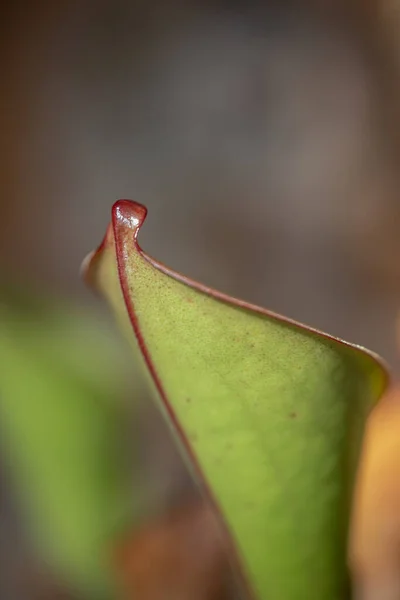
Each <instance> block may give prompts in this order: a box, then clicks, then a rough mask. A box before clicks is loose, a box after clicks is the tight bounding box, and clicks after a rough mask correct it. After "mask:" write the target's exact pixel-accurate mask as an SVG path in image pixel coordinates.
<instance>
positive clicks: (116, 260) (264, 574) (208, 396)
mask: <svg viewBox="0 0 400 600" xmlns="http://www.w3.org/2000/svg"><path fill="white" fill-rule="evenodd" d="M145 216H146V209H145V208H144V207H143V206H141V205H139V204H137V203H132V202H129V201H119V202H117V203H116V204H115V205H114V208H113V212H112V224H111V225H110V227H109V228H108V230H107V234H106V237H105V239H104V242H103V243H102V245H101V246H100V248H99V249H98V251H97V252H96V253H94V254H93V255H91V256H90V257H88V259H87V261H86V263H85V272H86V275H87V278H88V280H89V281H90V282H91V283H92V284H93V285H95V286H96V287H97V288H98V289H100V290H102V291H103V292H104V294H105V295H106V297H107V298H108V300H109V302H110V303H111V305H112V306H113V308H114V309H115V311H116V313H117V315H118V317H119V319H120V321H121V324H122V326H123V327H124V328H125V329H126V330H127V331H128V332H134V334H135V343H134V346H135V347H138V348H140V350H141V354H142V356H143V358H144V362H145V365H146V367H147V370H148V373H149V374H150V375H151V380H152V382H153V384H154V390H155V391H156V393H157V395H158V397H159V399H161V403H160V406H161V407H162V409H163V411H164V412H165V414H166V415H167V416H168V419H169V420H170V422H171V424H172V425H173V427H174V430H175V431H176V433H177V437H178V440H179V441H180V443H181V446H182V449H183V450H184V452H185V455H186V456H187V457H189V458H190V464H192V466H193V472H194V474H195V475H196V476H197V478H198V480H199V481H200V482H203V483H204V484H205V486H206V489H207V491H208V493H209V494H210V497H211V498H212V500H213V501H214V502H215V504H216V506H217V508H218V509H219V510H220V514H221V515H222V517H223V521H224V523H225V525H226V527H227V529H228V531H229V532H230V535H231V539H232V542H233V549H234V550H235V551H234V552H233V553H232V555H233V556H236V559H238V562H236V564H238V565H240V566H241V569H242V571H243V575H244V578H245V579H246V580H247V582H248V583H249V584H250V586H251V588H252V589H253V591H254V592H255V594H256V596H257V597H258V598H260V599H263V600H304V598H307V599H309V600H312V599H318V600H321V599H322V598H323V599H324V600H339V599H340V600H343V598H345V597H346V594H347V591H348V578H347V572H346V564H345V562H346V559H345V556H346V538H347V533H348V518H349V506H350V497H351V493H352V489H353V480H354V473H355V469H356V465H357V461H358V456H359V448H360V442H361V437H362V432H363V427H364V424H365V420H366V417H367V414H368V412H369V410H370V408H371V406H372V405H373V404H374V403H375V402H376V401H377V399H378V397H379V396H380V395H381V394H382V392H383V390H384V388H385V385H386V378H387V377H386V373H385V370H384V368H383V367H382V365H381V364H380V362H379V361H378V360H377V359H376V357H375V356H373V355H372V354H370V353H368V352H366V351H364V350H362V349H360V348H358V347H355V346H351V345H349V344H347V343H345V342H342V341H339V340H337V339H334V338H332V337H330V336H328V335H325V334H322V333H320V332H317V331H314V330H311V329H308V328H306V327H304V326H301V325H299V324H297V323H295V322H293V321H290V320H287V319H284V318H282V317H280V316H277V315H275V314H272V313H269V312H268V311H265V310H263V309H260V308H258V307H255V306H250V305H248V304H246V303H244V302H241V301H238V300H234V299H232V298H229V297H227V296H224V295H223V294H221V293H219V292H216V291H214V290H211V289H209V288H207V287H205V286H203V285H200V284H198V283H195V282H193V281H191V280H189V279H187V278H185V277H183V276H182V275H180V274H178V273H175V272H173V271H171V270H170V269H168V268H167V267H165V266H164V265H162V264H160V263H158V262H157V261H155V260H154V259H152V258H150V257H149V256H148V255H146V254H145V253H144V252H143V251H142V250H141V248H140V247H139V245H138V243H137V234H138V230H139V228H140V226H141V225H142V223H143V221H144V219H145ZM238 243H240V241H239V240H238ZM260 276H261V274H260ZM131 337H132V336H131Z"/></svg>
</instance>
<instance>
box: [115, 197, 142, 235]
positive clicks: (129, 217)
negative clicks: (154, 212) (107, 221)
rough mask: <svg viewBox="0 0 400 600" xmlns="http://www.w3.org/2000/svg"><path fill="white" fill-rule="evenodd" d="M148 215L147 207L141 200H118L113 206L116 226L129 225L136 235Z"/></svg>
mask: <svg viewBox="0 0 400 600" xmlns="http://www.w3.org/2000/svg"><path fill="white" fill-rule="evenodd" d="M146 216H147V208H146V207H145V206H143V204H139V202H134V201H132V200H118V201H117V202H115V204H114V206H113V208H112V218H113V224H114V227H115V228H117V227H118V226H121V225H122V226H123V227H129V229H132V230H133V232H134V234H135V236H136V235H137V233H138V231H139V229H140V227H141V226H142V225H143V223H144V221H145V219H146Z"/></svg>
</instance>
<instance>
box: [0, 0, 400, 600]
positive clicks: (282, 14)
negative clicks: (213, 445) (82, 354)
mask: <svg viewBox="0 0 400 600" xmlns="http://www.w3.org/2000/svg"><path fill="white" fill-rule="evenodd" d="M1 11H2V13H3V14H2V16H1V18H0V27H1V38H0V39H1V44H2V46H3V47H2V52H1V61H2V63H3V67H2V70H1V85H2V90H1V95H0V105H1V110H0V119H1V120H2V123H1V132H2V134H1V136H0V149H1V164H2V168H1V171H0V173H1V175H0V177H1V190H2V193H1V200H0V256H1V268H2V269H3V273H4V274H5V276H6V277H7V278H8V279H9V280H11V281H13V282H14V281H16V282H19V283H22V284H24V285H29V286H30V287H31V288H32V289H35V290H41V291H42V292H43V290H48V292H49V293H51V294H56V295H57V296H59V297H60V298H63V299H65V301H68V302H71V303H73V304H79V305H81V306H84V307H87V309H88V310H90V311H95V312H96V314H98V315H99V316H98V319H99V323H101V324H102V326H104V328H105V329H107V331H108V332H109V333H108V334H107V335H110V336H111V337H112V336H114V333H113V326H112V324H111V320H110V319H109V317H108V315H107V312H106V311H105V310H104V309H103V307H102V305H101V304H100V303H99V301H98V300H97V299H95V298H94V297H93V296H92V294H91V293H90V292H89V291H87V290H86V289H85V287H84V285H83V284H82V282H81V280H80V278H79V273H78V271H79V266H80V263H81V260H82V259H83V257H84V256H85V255H86V254H87V253H88V252H89V251H90V250H92V249H93V248H94V247H95V246H97V245H98V243H99V242H100V240H101V238H102V236H103V234H104V231H105V228H106V225H107V223H108V221H109V218H110V208H111V205H112V203H113V202H114V201H115V200H117V199H119V198H132V199H135V200H137V201H139V202H142V203H144V204H145V205H146V206H147V207H148V209H149V213H150V216H149V218H148V220H147V222H146V226H145V228H144V230H143V231H142V233H141V244H142V246H143V247H144V248H145V249H146V251H147V252H148V253H149V254H151V255H154V256H155V257H157V258H158V259H160V260H162V261H163V262H165V263H166V264H168V265H169V266H171V267H172V268H174V269H176V270H179V271H182V272H183V273H185V274H187V275H190V276H191V277H193V278H195V279H198V280H200V281H202V282H204V283H206V284H208V285H211V286H213V287H216V288H217V289H219V290H222V291H224V292H226V293H228V294H231V295H234V296H238V297H241V298H243V299H246V300H248V301H250V302H253V303H256V304H260V305H262V306H265V307H268V308H270V309H273V310H274V311H277V312H280V313H284V314H285V315H287V316H290V317H292V318H294V319H297V320H300V321H302V322H305V323H307V324H310V325H312V326H314V327H317V328H320V329H323V330H326V331H328V332H329V333H331V334H334V335H336V336H339V337H342V338H344V339H346V340H349V341H352V342H355V343H358V344H361V345H365V346H367V347H368V348H370V349H372V350H375V351H376V352H378V353H380V354H381V355H382V356H383V357H384V358H385V359H387V360H388V361H389V362H390V363H391V365H393V369H394V371H395V372H396V373H398V372H399V369H400V366H399V364H398V362H397V356H396V352H395V341H394V334H393V324H394V320H395V316H396V312H397V311H398V308H399V304H400V301H399V299H400V261H399V260H398V257H399V255H400V236H399V234H398V230H399V226H400V198H399V190H400V185H399V184H400V181H399V179H400V113H399V106H400V105H399V100H400V90H399V84H400V78H399V76H400V64H399V59H400V45H399V41H398V40H399V39H400V38H399V31H400V29H399V28H400V4H398V5H397V3H396V1H395V2H389V1H385V0H381V1H379V0H368V1H367V0H363V1H362V0H346V1H345V0H343V1H341V0H336V1H335V2H333V1H330V0H293V1H290V0H280V1H278V0H276V1H273V0H270V1H268V0H264V1H257V0H246V1H245V0H201V1H200V0H186V1H183V0H151V1H147V2H144V1H142V0H80V1H77V0H70V1H69V2H65V1H64V0H59V2H57V3H54V2H52V3H51V2H48V1H46V0H42V1H39V0H30V1H29V2H28V1H25V2H24V1H23V0H16V1H15V2H13V3H4V5H3V6H2V8H1ZM115 337H116V340H118V339H119V338H117V334H115ZM115 343H116V344H118V343H119V342H118V341H115ZM120 343H121V345H122V346H123V342H120ZM127 379H129V377H127ZM127 386H128V388H129V383H127ZM128 395H129V393H128ZM143 413H144V414H143V415H142V417H141V418H142V419H143V423H144V424H143V427H144V431H146V432H147V433H146V435H144V436H143V437H144V438H145V440H144V442H143V444H144V448H145V450H144V454H145V455H146V457H147V458H146V460H148V462H149V464H150V465H153V467H151V466H150V469H151V468H153V471H152V473H153V475H152V477H153V480H154V481H155V483H154V486H155V487H154V489H156V490H157V493H156V494H155V495H156V497H157V499H158V500H157V502H158V501H159V499H160V498H164V497H168V495H169V494H170V493H171V489H174V488H179V486H182V485H185V483H182V482H185V475H184V473H183V472H182V467H181V465H180V463H179V460H178V458H177V456H176V453H175V451H174V448H173V447H172V445H171V443H170V441H169V436H168V435H167V434H166V433H164V429H163V425H162V423H161V422H160V420H159V418H158V417H157V415H156V414H155V413H154V411H153V412H151V410H150V413H149V412H148V411H147V412H146V410H143ZM146 428H147V429H146ZM149 440H150V442H149ZM154 465H156V466H154ZM2 496H4V499H2V505H1V508H0V511H1V512H0V552H2V555H1V564H2V569H3V574H4V573H5V572H7V577H5V576H3V577H1V578H0V596H1V598H5V599H6V598H7V599H8V598H10V600H14V599H15V600H20V599H21V600H25V599H26V600H37V599H38V600H42V599H43V600H47V598H53V597H56V596H54V594H53V596H50V595H46V594H50V593H53V592H49V588H51V585H50V586H49V584H48V581H47V579H46V578H44V579H45V581H42V579H41V577H36V575H30V574H29V573H30V569H32V573H36V572H35V567H34V566H31V563H32V561H31V560H30V559H29V558H27V554H26V548H25V546H24V544H23V543H22V538H23V536H22V534H21V535H19V534H18V531H17V529H18V527H17V528H16V525H15V523H17V524H18V518H14V516H13V513H14V512H15V511H13V502H12V499H11V498H12V494H11V495H10V492H9V490H8V488H7V486H6V485H5V484H4V485H3V488H2ZM10 528H11V529H10ZM11 530H12V533H10V531H11ZM10 539H13V544H11V545H10ZM11 547H12V549H11ZM28 554H29V553H28ZM5 565H7V566H5ZM23 570H25V572H27V573H28V575H27V580H28V581H29V585H25V584H24V583H23V581H22V579H23V578H22V577H21V572H22V571H23ZM33 580H35V582H36V583H35V585H33V584H32V581H33ZM35 586H36V587H35ZM27 588H29V589H27ZM33 590H34V591H33Z"/></svg>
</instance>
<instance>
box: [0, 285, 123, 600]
mask: <svg viewBox="0 0 400 600" xmlns="http://www.w3.org/2000/svg"><path fill="white" fill-rule="evenodd" d="M2 296H3V298H2V302H1V305H0V309H1V312H0V359H1V364H2V370H1V377H0V441H1V448H2V458H4V461H3V460H2V462H4V463H5V466H6V467H7V471H8V472H9V480H10V483H11V484H12V487H13V489H14V491H16V496H17V498H18V501H19V502H18V503H19V504H20V506H21V510H22V514H24V515H25V517H26V519H27V521H28V523H29V528H28V529H29V532H30V535H31V537H32V541H33V543H34V545H35V546H36V548H37V549H38V550H39V552H40V555H41V556H42V558H43V559H44V560H45V561H46V563H47V564H50V566H51V567H52V568H53V569H54V570H55V572H56V574H57V575H58V576H59V577H61V578H63V579H65V580H66V581H67V583H69V584H70V585H71V587H72V589H75V590H76V591H77V592H78V593H80V594H82V595H83V597H88V598H91V597H93V598H96V599H98V598H103V597H104V598H108V597H114V593H113V576H112V573H111V561H110V556H111V540H112V536H113V535H115V534H116V532H117V531H119V529H120V528H122V527H124V526H125V527H127V526H129V524H130V520H131V518H132V516H133V514H134V503H133V499H132V493H131V489H132V465H131V464H130V456H129V454H128V449H127V447H126V446H125V442H124V439H125V438H124V432H125V431H126V424H127V422H128V419H127V416H128V414H129V413H128V410H127V407H126V406H124V403H123V402H122V398H123V393H124V387H125V384H126V380H124V370H123V369H122V368H121V365H122V364H123V361H121V353H120V349H119V347H118V346H117V345H116V343H115V342H113V337H112V336H110V334H109V332H107V330H106V329H105V328H104V326H103V324H102V322H101V320H100V319H98V318H96V316H95V315H94V314H91V313H88V312H87V311H83V310H77V309H76V308H75V307H73V306H72V307H71V306H68V305H66V306H64V305H58V304H57V305H53V304H51V303H47V302H41V301H38V300H36V299H31V300H30V301H28V300H27V295H26V294H25V297H24V296H23V295H22V296H21V295H19V294H15V293H13V294H12V295H11V296H10V294H9V293H8V294H4V293H3V294H2Z"/></svg>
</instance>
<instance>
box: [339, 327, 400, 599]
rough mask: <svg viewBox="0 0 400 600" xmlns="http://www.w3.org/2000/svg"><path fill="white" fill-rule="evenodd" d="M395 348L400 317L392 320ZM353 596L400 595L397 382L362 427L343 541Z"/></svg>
mask: <svg viewBox="0 0 400 600" xmlns="http://www.w3.org/2000/svg"><path fill="white" fill-rule="evenodd" d="M397 334H398V348H399V352H400V320H399V323H398V332H397ZM349 546H350V548H349V554H350V564H351V567H352V572H353V577H354V581H355V586H356V589H357V594H358V595H357V598H358V597H359V598H360V600H364V598H368V599H371V600H396V599H397V598H399V597H400V569H399V547H400V384H399V383H396V384H395V385H392V386H391V387H390V388H389V390H388V392H387V394H386V395H385V397H384V398H383V400H382V402H380V403H379V405H378V406H377V407H376V408H375V409H374V410H373V412H372V414H371V416H370V418H369V421H368V425H367V429H366V435H365V438H364V442H363V451H362V455H361V461H360V468H359V472H358V477H357V486H356V491H355V494H354V507H353V518H352V527H351V535H350V544H349Z"/></svg>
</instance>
